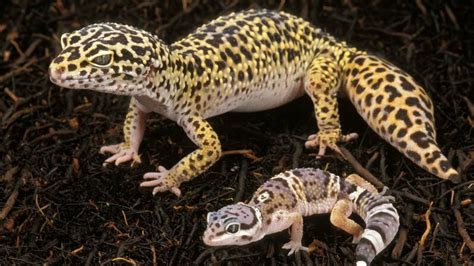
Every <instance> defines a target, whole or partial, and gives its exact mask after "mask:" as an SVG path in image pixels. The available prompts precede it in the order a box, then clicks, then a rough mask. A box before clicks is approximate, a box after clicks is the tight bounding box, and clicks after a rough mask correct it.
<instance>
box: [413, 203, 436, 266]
mask: <svg viewBox="0 0 474 266" xmlns="http://www.w3.org/2000/svg"><path fill="white" fill-rule="evenodd" d="M432 206H433V202H431V203H430V206H429V207H428V210H427V211H426V213H425V214H424V215H423V220H425V223H426V229H425V232H423V235H421V238H420V241H418V244H419V245H418V251H417V256H416V257H417V258H416V263H417V264H418V265H419V264H420V263H421V259H422V257H423V250H424V247H425V242H426V238H427V237H428V235H429V234H430V231H431V221H430V216H431V207H432Z"/></svg>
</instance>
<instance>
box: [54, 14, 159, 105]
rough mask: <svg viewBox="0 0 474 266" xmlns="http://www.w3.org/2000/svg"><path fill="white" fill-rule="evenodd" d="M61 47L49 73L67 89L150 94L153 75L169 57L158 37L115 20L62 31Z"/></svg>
mask: <svg viewBox="0 0 474 266" xmlns="http://www.w3.org/2000/svg"><path fill="white" fill-rule="evenodd" d="M61 47H62V51H61V52H60V53H59V55H58V56H56V58H55V59H54V60H53V61H52V62H51V64H50V65H49V76H50V80H51V81H52V82H53V83H55V84H57V85H59V86H61V87H65V88H70V89H89V90H94V91H101V92H107V93H113V94H118V95H128V96H143V95H149V93H148V94H147V92H148V90H151V89H152V88H153V86H152V84H153V83H152V82H151V81H152V78H153V76H154V75H155V74H156V73H157V70H159V69H162V68H163V65H164V64H165V63H166V62H167V61H168V57H167V56H166V55H167V51H168V48H167V46H166V45H165V44H163V43H162V42H161V41H160V40H159V39H158V38H157V37H155V36H153V35H152V34H150V33H148V32H145V31H142V30H139V29H136V28H134V27H131V26H127V25H121V24H116V23H99V24H92V25H89V26H87V27H84V28H82V29H79V30H76V31H74V32H71V33H65V34H63V35H62V36H61ZM158 55H159V56H158Z"/></svg>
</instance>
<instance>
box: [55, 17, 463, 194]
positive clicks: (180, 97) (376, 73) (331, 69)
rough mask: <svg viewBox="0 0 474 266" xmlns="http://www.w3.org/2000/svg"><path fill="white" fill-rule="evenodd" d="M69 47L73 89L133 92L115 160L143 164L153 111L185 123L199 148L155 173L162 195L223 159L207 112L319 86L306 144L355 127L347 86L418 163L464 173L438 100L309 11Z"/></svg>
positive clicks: (96, 31)
mask: <svg viewBox="0 0 474 266" xmlns="http://www.w3.org/2000/svg"><path fill="white" fill-rule="evenodd" d="M61 44H62V47H63V50H62V51H61V53H60V54H59V55H58V56H57V57H56V58H55V59H54V60H53V61H52V62H51V65H50V67H49V72H50V79H51V81H52V82H54V83H56V84H58V85H59V86H62V87H66V88H71V89H90V90H95V91H100V92H107V93H113V94H118V95H127V96H131V97H132V100H131V102H130V108H129V113H128V114H127V117H126V119H125V125H124V138H125V140H124V142H123V143H121V144H117V145H111V146H105V147H102V148H101V152H110V153H113V154H114V155H113V156H112V157H110V158H108V159H107V160H106V161H105V163H112V162H115V163H116V164H119V163H123V162H125V161H130V160H133V161H134V162H139V161H140V158H139V156H138V150H139V146H140V143H141V141H142V138H143V133H144V128H145V125H144V123H145V117H146V116H145V114H146V113H149V112H157V113H160V114H162V115H164V116H165V117H167V118H169V119H171V120H173V121H176V122H177V123H178V124H179V125H180V126H182V127H183V129H184V130H185V131H186V133H187V135H188V136H189V138H190V139H192V140H193V142H194V143H195V144H196V145H197V146H198V147H199V149H197V150H196V151H194V152H192V153H191V154H189V155H187V156H186V157H184V158H183V159H182V160H181V161H179V162H178V163H177V164H176V165H175V166H173V167H172V168H171V169H170V170H169V171H168V170H166V169H165V168H164V167H159V171H158V172H156V173H148V174H145V176H144V177H145V179H149V181H147V182H144V183H142V186H153V187H154V190H153V193H157V192H161V191H166V190H171V191H172V192H174V193H175V194H177V195H179V194H180V190H179V188H178V187H179V185H180V184H181V183H182V182H185V181H188V180H190V179H191V178H193V177H194V176H196V175H199V174H201V173H202V172H204V171H205V170H206V169H208V168H209V167H210V166H211V165H213V164H214V163H215V162H216V161H217V160H218V159H219V157H220V155H221V145H220V142H219V138H218V136H217V134H216V133H215V132H214V130H213V129H212V127H211V126H210V125H209V124H208V122H207V121H206V119H207V118H209V117H212V116H216V115H219V114H222V113H225V112H229V111H238V112H251V111H260V110H267V109H271V108H274V107H277V106H281V105H283V104H285V103H287V102H290V101H291V100H293V99H295V98H297V97H300V96H302V95H304V94H305V93H306V94H308V95H309V96H310V97H311V99H312V100H313V103H314V108H315V112H316V120H317V123H318V127H319V132H318V133H317V134H314V135H311V136H309V138H308V141H307V142H306V146H307V147H308V148H315V147H317V146H319V154H320V155H323V154H324V153H325V150H326V148H327V147H329V148H331V149H333V150H335V151H339V149H338V147H337V145H336V143H337V142H339V141H348V140H350V139H353V138H355V137H356V136H357V134H355V133H351V134H347V135H343V134H342V133H341V126H340V123H339V113H338V110H337V99H336V94H337V93H338V91H341V92H343V93H344V94H346V95H348V97H349V98H350V99H351V101H352V103H353V104H354V105H355V107H356V108H357V111H358V112H359V114H360V115H362V117H363V118H364V119H365V120H366V121H367V123H368V124H369V126H370V127H371V128H372V129H374V130H375V131H376V132H377V133H378V134H379V135H380V136H382V137H383V138H384V139H385V140H387V141H388V142H390V143H391V144H392V145H393V146H394V147H395V148H397V149H398V150H400V151H401V152H402V153H403V154H405V155H407V156H408V158H410V159H411V160H412V161H414V162H415V163H417V164H418V165H420V166H421V167H423V168H425V169H427V170H428V171H430V172H431V173H433V174H434V175H437V176H438V177H440V178H443V179H448V178H449V179H452V180H454V179H456V178H457V177H458V173H457V172H456V171H455V170H454V169H453V168H452V167H451V165H450V163H449V162H448V160H447V159H446V158H445V156H444V155H442V153H441V151H440V150H439V148H438V147H437V144H436V140H435V138H436V136H435V135H436V134H435V130H434V117H433V104H432V102H431V100H430V98H429V97H428V95H427V94H426V92H425V91H424V90H423V88H421V87H420V86H419V85H418V84H417V83H416V82H415V81H414V80H413V78H412V77H410V76H409V75H408V74H406V73H405V72H403V71H402V70H400V69H399V68H397V67H396V66H394V65H392V64H390V63H389V62H386V61H384V60H383V59H381V58H378V57H375V56H371V55H368V54H366V53H365V52H363V51H360V50H357V49H356V48H352V47H349V46H347V45H346V43H344V42H337V41H336V40H335V39H334V38H333V37H331V36H330V35H328V34H327V33H324V32H322V31H321V30H320V29H318V28H316V27H314V26H312V25H311V24H310V23H309V22H306V21H304V20H303V19H301V18H298V17H295V16H292V15H290V14H287V13H284V12H274V11H269V10H248V11H244V12H239V13H232V14H229V15H227V16H223V17H220V18H217V19H216V20H213V21H211V22H209V23H208V24H205V25H203V26H201V27H200V28H198V29H197V30H196V31H194V32H193V33H191V34H190V35H188V36H187V37H185V38H183V39H181V40H179V41H177V42H175V43H173V44H171V45H166V44H164V43H163V42H162V41H161V40H159V39H158V38H157V37H156V36H154V35H152V34H150V33H148V32H146V31H143V30H139V29H137V28H134V27H131V26H126V25H121V24H115V23H101V24H93V25H89V26H87V27H84V28H82V29H80V30H77V31H74V32H72V33H68V34H63V36H62V37H61Z"/></svg>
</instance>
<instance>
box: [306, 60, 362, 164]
mask: <svg viewBox="0 0 474 266" xmlns="http://www.w3.org/2000/svg"><path fill="white" fill-rule="evenodd" d="M340 72H341V68H340V67H339V66H338V65H337V63H336V62H335V60H334V59H333V58H330V57H318V58H316V59H314V60H313V62H312V63H311V66H310V68H309V70H308V73H307V75H306V79H305V91H306V93H307V94H308V95H309V96H310V97H311V100H312V102H313V105H314V110H315V113H316V121H317V123H318V128H319V132H318V133H316V134H313V135H310V136H309V137H308V140H307V141H306V143H305V147H306V148H313V149H314V148H317V147H319V152H318V157H319V156H323V155H324V154H325V153H326V149H327V148H330V149H332V150H334V151H335V152H337V153H338V154H340V155H342V153H341V151H340V150H339V147H338V146H337V142H347V141H350V140H353V139H356V138H357V137H358V135H357V134H356V133H350V134H347V135H343V134H342V133H341V125H340V122H339V112H338V107H337V98H336V94H337V91H338V89H339V86H340V83H341V82H340V76H341V75H340ZM343 157H344V156H343Z"/></svg>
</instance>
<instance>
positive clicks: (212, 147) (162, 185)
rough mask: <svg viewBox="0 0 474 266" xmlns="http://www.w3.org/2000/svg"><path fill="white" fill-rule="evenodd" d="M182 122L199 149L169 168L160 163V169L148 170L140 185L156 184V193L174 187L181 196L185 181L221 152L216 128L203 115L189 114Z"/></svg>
mask: <svg viewBox="0 0 474 266" xmlns="http://www.w3.org/2000/svg"><path fill="white" fill-rule="evenodd" d="M178 124H179V125H180V126H181V127H183V129H184V131H185V132H186V134H187V135H188V137H189V138H190V139H191V140H192V141H193V142H194V143H195V144H196V145H197V146H198V147H199V149H197V150H195V151H194V152H192V153H190V154H188V155H187V156H186V157H184V158H183V159H181V161H179V162H178V163H177V164H176V165H174V166H173V167H172V168H171V169H170V170H169V171H167V170H166V169H165V168H164V167H162V166H160V167H159V168H158V170H159V172H152V173H146V174H145V175H144V179H147V180H149V181H145V182H143V183H141V184H140V186H141V187H154V188H153V195H155V194H156V193H158V192H164V191H167V190H170V191H171V192H173V193H174V194H175V195H176V196H178V197H179V196H180V195H181V191H180V189H179V188H178V187H179V185H180V184H181V183H183V182H186V181H189V180H191V179H192V178H193V177H195V176H197V175H199V174H201V173H203V172H204V171H206V170H207V169H208V168H209V167H211V166H212V165H213V164H214V163H215V162H216V161H217V160H219V158H220V156H221V153H222V150H221V143H220V141H219V138H218V136H217V134H216V132H215V131H214V130H213V129H212V127H211V125H210V124H209V123H208V122H207V121H206V120H204V119H203V118H202V117H201V116H200V115H197V114H196V115H189V116H185V117H183V118H181V119H179V120H178Z"/></svg>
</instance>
